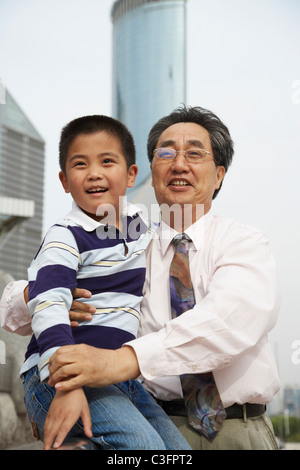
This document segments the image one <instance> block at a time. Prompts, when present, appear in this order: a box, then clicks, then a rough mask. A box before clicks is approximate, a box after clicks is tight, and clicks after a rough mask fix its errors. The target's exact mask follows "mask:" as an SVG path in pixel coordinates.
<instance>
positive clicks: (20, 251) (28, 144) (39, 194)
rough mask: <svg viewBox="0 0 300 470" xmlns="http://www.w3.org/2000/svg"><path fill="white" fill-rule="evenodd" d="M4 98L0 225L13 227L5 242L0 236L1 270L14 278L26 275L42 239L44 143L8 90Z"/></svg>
mask: <svg viewBox="0 0 300 470" xmlns="http://www.w3.org/2000/svg"><path fill="white" fill-rule="evenodd" d="M3 101H4V100H3ZM3 101H2V102H1V103H0V200H1V204H0V208H2V209H1V210H2V212H3V213H4V214H3V213H2V214H0V222H1V227H0V228H1V229H3V224H4V223H5V222H9V223H10V222H11V223H12V224H11V227H13V226H14V229H13V230H11V232H10V234H9V235H10V236H7V235H8V233H6V239H5V241H4V242H3V238H1V240H0V241H1V244H0V270H1V271H4V272H6V273H9V274H10V275H11V276H13V277H14V279H27V268H28V266H29V265H30V263H31V261H32V258H33V257H34V256H35V254H36V252H37V250H38V247H39V245H40V243H41V239H42V230H43V227H42V224H43V199H44V162H45V152H44V146H45V144H44V140H43V139H42V137H41V136H40V134H39V133H38V131H37V130H36V129H35V127H34V126H33V125H32V123H31V122H30V121H29V119H28V118H27V116H26V115H25V114H24V112H23V111H22V110H21V108H20V107H19V105H18V104H17V103H16V101H15V100H14V99H13V97H12V95H11V94H10V93H9V92H8V91H7V90H6V99H5V102H3ZM18 217H19V219H20V220H19V221H18V220H16V218H18ZM22 219H23V220H24V221H22ZM26 219H27V220H26ZM18 222H22V223H18ZM9 228H10V227H9ZM1 233H2V230H1Z"/></svg>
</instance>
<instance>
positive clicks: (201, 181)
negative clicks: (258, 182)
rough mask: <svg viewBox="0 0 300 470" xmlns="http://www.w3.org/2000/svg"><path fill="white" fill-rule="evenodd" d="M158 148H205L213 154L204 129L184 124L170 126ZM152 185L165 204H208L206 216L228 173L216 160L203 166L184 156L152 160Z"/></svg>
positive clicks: (158, 197)
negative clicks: (216, 192)
mask: <svg viewBox="0 0 300 470" xmlns="http://www.w3.org/2000/svg"><path fill="white" fill-rule="evenodd" d="M156 147H157V148H159V147H168V148H174V149H175V150H188V149H195V148H202V149H205V150H207V151H208V152H210V153H211V154H212V155H213V151H212V147H211V141H210V135H209V133H208V131H207V130H206V129H204V128H203V127H202V126H200V125H198V124H195V123H191V122H184V123H178V124H174V125H172V126H170V127H168V128H167V129H166V130H165V131H164V132H163V133H162V134H161V135H160V137H159V139H158V141H157V145H156ZM151 169H152V184H153V186H154V190H155V195H156V199H157V202H158V204H159V205H161V204H167V205H169V206H170V205H172V204H180V205H181V206H183V205H184V204H190V205H192V206H193V208H195V207H196V206H197V205H198V204H202V205H204V213H207V212H208V211H209V209H210V207H211V203H212V197H213V194H214V191H215V189H218V188H219V187H220V184H221V182H222V179H223V177H224V174H225V169H224V167H223V166H216V165H215V162H214V161H213V159H212V158H210V159H207V160H206V161H205V162H203V163H199V162H197V163H189V162H188V161H187V160H186V158H185V155H184V154H183V153H178V154H177V156H176V158H175V159H174V160H172V161H168V160H163V159H159V158H158V157H157V156H156V155H155V154H154V158H153V160H152V165H151Z"/></svg>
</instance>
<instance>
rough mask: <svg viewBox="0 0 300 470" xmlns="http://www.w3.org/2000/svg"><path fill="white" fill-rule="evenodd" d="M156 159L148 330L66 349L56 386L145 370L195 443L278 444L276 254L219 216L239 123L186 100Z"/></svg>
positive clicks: (160, 131) (256, 235)
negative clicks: (271, 411) (271, 413)
mask: <svg viewBox="0 0 300 470" xmlns="http://www.w3.org/2000/svg"><path fill="white" fill-rule="evenodd" d="M148 156H149V160H150V162H151V170H152V178H153V186H154V190H155V194H156V198H157V201H158V204H159V205H160V207H161V213H162V221H161V224H160V228H159V230H158V232H157V234H156V236H155V237H154V239H153V240H152V243H151V244H150V246H149V249H148V254H147V275H146V282H145V286H144V299H143V302H142V321H141V328H140V337H139V338H138V339H136V340H134V341H131V342H129V343H127V344H125V345H124V346H123V347H122V348H120V349H118V350H115V351H111V350H101V349H96V348H92V347H89V346H87V345H74V346H66V347H62V348H60V349H59V350H58V351H57V352H56V353H55V354H54V355H53V356H52V358H51V363H50V364H51V366H50V371H51V379H50V384H51V385H55V386H56V388H57V389H58V390H70V389H73V388H76V387H79V386H82V385H88V386H91V387H101V386H105V385H109V384H113V383H117V382H121V381H124V380H128V379H131V378H136V377H138V376H140V375H141V377H142V379H143V383H144V386H145V387H146V388H147V390H149V391H150V392H151V393H152V394H153V395H154V396H155V397H156V399H157V400H158V402H159V403H160V405H161V406H162V407H163V408H164V409H165V410H166V411H167V413H168V414H169V415H170V416H171V417H172V419H173V420H174V422H175V423H176V425H177V426H178V427H179V429H180V430H181V432H182V433H183V434H184V436H185V437H186V439H187V440H188V441H189V443H190V445H191V446H192V448H193V449H210V450H217V449H220V450H221V449H222V450H223V449H276V448H277V445H276V441H275V438H274V433H273V430H272V426H271V424H270V421H269V418H268V417H267V415H266V413H265V408H266V404H267V403H268V402H269V401H270V400H272V398H273V397H274V395H275V394H276V392H277V391H278V389H279V380H278V375H277V371H276V366H275V362H274V359H273V355H272V352H271V348H270V345H269V343H268V339H267V335H268V333H269V332H270V330H271V329H272V328H273V327H274V325H275V323H276V320H277V316H278V311H279V299H278V288H277V275H276V267H275V263H274V259H273V257H272V255H271V253H270V249H269V244H268V241H267V239H266V237H265V236H264V235H263V234H262V233H261V232H259V231H258V230H256V229H254V228H251V227H248V226H245V225H242V224H240V223H237V222H235V221H233V220H230V219H224V218H220V217H215V216H213V215H212V213H211V206H212V201H213V199H214V198H215V197H216V195H217V193H218V192H219V190H220V188H221V185H222V182H223V178H224V175H225V173H226V171H227V169H228V167H229V165H230V163H231V160H232V156H233V143H232V140H231V137H230V134H229V131H228V129H227V127H226V126H225V125H224V124H223V123H222V122H221V121H220V119H219V118H218V117H217V116H216V115H214V114H213V113H211V112H210V111H208V110H205V109H202V108H186V107H182V108H179V109H177V110H175V111H174V112H173V113H171V114H170V115H169V116H166V117H164V118H162V119H160V120H159V121H158V122H157V123H156V124H155V125H154V126H153V128H152V129H151V131H150V134H149V138H148ZM182 234H184V236H182ZM84 309H86V310H87V309H88V305H87V304H86V305H85V306H84V307H82V310H84Z"/></svg>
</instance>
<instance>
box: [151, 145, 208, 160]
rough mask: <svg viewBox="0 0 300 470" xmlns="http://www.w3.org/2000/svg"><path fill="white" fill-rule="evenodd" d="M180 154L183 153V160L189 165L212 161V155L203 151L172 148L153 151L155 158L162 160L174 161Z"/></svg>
mask: <svg viewBox="0 0 300 470" xmlns="http://www.w3.org/2000/svg"><path fill="white" fill-rule="evenodd" d="M180 152H181V153H184V156H185V158H186V159H187V161H188V162H190V163H204V162H207V161H209V160H213V159H214V157H213V155H212V154H211V153H210V152H208V150H204V149H188V150H175V149H172V148H158V149H155V150H154V153H155V154H156V156H157V157H158V158H160V159H162V160H174V159H175V158H176V156H177V154H178V153H180ZM209 155H210V156H211V157H212V158H210V157H209Z"/></svg>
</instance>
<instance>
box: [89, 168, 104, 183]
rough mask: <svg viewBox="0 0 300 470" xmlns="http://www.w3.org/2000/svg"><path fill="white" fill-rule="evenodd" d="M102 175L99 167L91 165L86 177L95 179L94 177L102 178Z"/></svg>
mask: <svg viewBox="0 0 300 470" xmlns="http://www.w3.org/2000/svg"><path fill="white" fill-rule="evenodd" d="M102 177H103V175H102V171H101V169H100V168H99V167H98V168H96V167H93V168H90V171H89V173H88V178H89V179H92V180H95V179H102Z"/></svg>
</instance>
